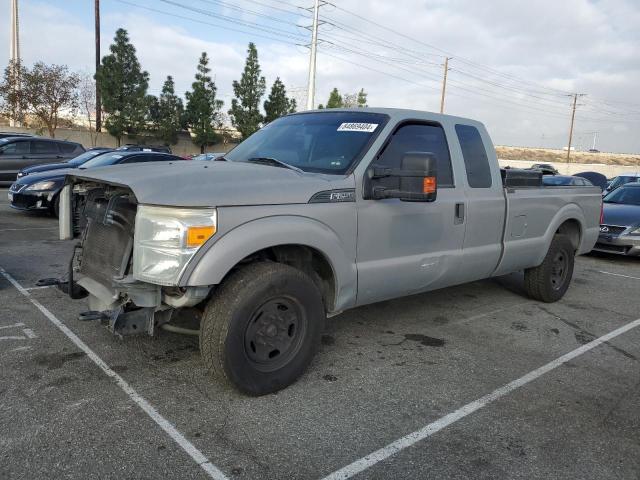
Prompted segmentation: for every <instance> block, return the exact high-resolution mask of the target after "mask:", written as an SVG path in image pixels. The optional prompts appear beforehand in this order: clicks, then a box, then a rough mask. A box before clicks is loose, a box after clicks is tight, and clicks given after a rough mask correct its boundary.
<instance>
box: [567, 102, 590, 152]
mask: <svg viewBox="0 0 640 480" xmlns="http://www.w3.org/2000/svg"><path fill="white" fill-rule="evenodd" d="M585 95H586V93H574V94H573V95H571V96H572V97H573V107H572V108H571V126H570V127H569V146H568V147H567V163H569V157H571V141H572V140H573V123H574V122H575V119H576V107H577V106H578V97H584V96H585Z"/></svg>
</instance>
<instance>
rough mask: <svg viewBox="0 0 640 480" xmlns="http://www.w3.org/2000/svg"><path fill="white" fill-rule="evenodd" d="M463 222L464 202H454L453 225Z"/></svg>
mask: <svg viewBox="0 0 640 480" xmlns="http://www.w3.org/2000/svg"><path fill="white" fill-rule="evenodd" d="M461 223H464V203H456V212H455V217H454V222H453V224H454V225H460V224H461Z"/></svg>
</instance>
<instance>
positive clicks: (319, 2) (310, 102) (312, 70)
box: [307, 0, 328, 110]
mask: <svg viewBox="0 0 640 480" xmlns="http://www.w3.org/2000/svg"><path fill="white" fill-rule="evenodd" d="M327 3H328V2H325V1H324V0H315V1H314V4H313V8H312V9H307V10H310V11H311V10H312V11H313V24H312V25H311V45H310V49H311V52H310V54H309V81H308V83H307V110H313V108H314V102H315V97H316V54H317V52H318V25H320V24H321V23H324V22H319V21H318V16H319V12H320V7H323V6H324V5H326V4H327Z"/></svg>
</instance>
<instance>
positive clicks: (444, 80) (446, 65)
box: [440, 57, 451, 113]
mask: <svg viewBox="0 0 640 480" xmlns="http://www.w3.org/2000/svg"><path fill="white" fill-rule="evenodd" d="M449 60H451V57H445V58H444V77H443V78H442V97H440V113H444V96H445V93H446V91H447V72H448V71H449Z"/></svg>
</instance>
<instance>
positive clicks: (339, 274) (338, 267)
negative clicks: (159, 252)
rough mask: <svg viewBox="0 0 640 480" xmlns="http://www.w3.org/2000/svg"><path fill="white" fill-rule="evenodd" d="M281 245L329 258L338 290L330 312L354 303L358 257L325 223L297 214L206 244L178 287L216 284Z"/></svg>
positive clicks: (272, 218) (239, 229)
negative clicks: (242, 263)
mask: <svg viewBox="0 0 640 480" xmlns="http://www.w3.org/2000/svg"><path fill="white" fill-rule="evenodd" d="M278 245H303V246H306V247H310V248H313V249H315V250H317V251H318V252H320V253H321V254H322V255H323V256H324V257H325V258H326V260H327V261H328V262H329V264H330V265H331V268H332V270H333V274H334V280H335V289H336V291H335V299H336V302H335V305H334V308H333V309H330V310H332V311H336V310H342V309H344V308H348V307H350V306H352V305H353V304H354V303H355V298H356V291H357V270H356V265H355V255H353V256H351V255H349V254H348V252H349V251H350V250H351V249H350V248H348V247H347V246H345V245H344V244H343V242H342V241H341V240H340V238H339V237H338V235H337V234H336V233H335V232H334V231H333V230H332V229H331V228H330V227H329V226H327V225H326V224H324V223H322V222H319V221H317V220H314V219H311V218H309V217H304V216H295V215H281V216H270V217H266V218H264V217H263V218H260V219H257V220H252V221H249V222H247V223H244V224H242V225H239V226H237V227H236V228H234V229H232V230H230V231H229V232H227V233H225V234H224V236H222V237H220V238H218V239H217V240H216V241H215V242H214V243H212V244H210V245H205V246H204V247H203V251H202V252H198V254H197V255H196V257H194V259H193V260H192V261H191V262H190V264H189V265H188V266H187V268H186V270H185V272H184V273H183V275H182V277H181V278H180V282H179V285H180V286H203V285H217V284H219V283H221V282H222V280H223V278H224V277H225V276H226V275H227V273H229V271H230V270H231V269H232V268H233V267H234V266H236V265H237V264H238V263H239V262H240V261H241V260H243V259H244V258H246V257H248V256H249V255H251V254H253V253H256V252H258V251H260V250H263V249H265V248H269V247H275V246H278ZM350 257H352V258H350Z"/></svg>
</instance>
